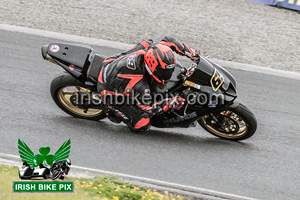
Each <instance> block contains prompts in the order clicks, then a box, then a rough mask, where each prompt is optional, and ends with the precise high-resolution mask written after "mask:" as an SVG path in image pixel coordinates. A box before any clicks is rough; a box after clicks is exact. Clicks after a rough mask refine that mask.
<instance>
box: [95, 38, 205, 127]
mask: <svg viewBox="0 0 300 200" xmlns="http://www.w3.org/2000/svg"><path fill="white" fill-rule="evenodd" d="M155 44H162V45H166V46H168V47H169V48H171V49H172V50H173V51H174V52H176V53H178V54H180V55H185V56H187V57H188V58H190V59H191V60H193V61H195V60H197V59H199V56H200V51H199V50H197V49H192V48H190V47H189V46H187V45H186V44H184V43H181V42H179V41H177V40H176V39H175V38H173V37H170V36H166V37H165V38H163V39H162V40H161V41H160V42H159V43H154V42H153V41H152V40H148V41H142V42H140V43H139V44H137V45H136V46H134V47H133V48H131V49H129V50H128V51H126V52H123V53H121V54H118V55H115V56H112V57H109V58H107V59H105V60H104V62H103V64H102V66H101V68H100V72H99V77H98V84H97V89H98V92H99V93H100V96H101V98H102V102H103V105H104V107H106V108H109V109H106V112H107V116H108V118H109V119H110V120H111V121H114V122H121V121H124V122H125V123H126V124H127V126H128V127H129V129H131V130H133V131H146V130H148V129H149V128H150V117H151V116H152V115H155V114H157V113H161V112H167V111H168V110H170V109H180V108H181V107H182V105H183V104H184V99H183V98H181V97H178V96H177V97H173V98H171V99H164V100H162V101H160V102H149V103H145V101H144V100H145V98H146V99H147V98H149V95H151V90H153V87H152V86H153V84H152V83H153V81H155V80H154V79H153V77H151V76H150V75H149V74H151V71H149V69H147V68H146V67H147V66H145V58H144V55H145V54H146V52H147V49H148V48H149V46H151V45H155ZM161 84H164V80H163V81H162V82H161ZM124 96H126V97H128V98H127V100H128V99H131V100H133V101H126V102H124V98H122V99H123V102H121V103H120V102H117V101H118V100H120V99H121V97H124ZM112 97H114V98H112ZM135 97H137V98H135ZM125 99H126V98H125ZM121 119H122V120H121ZM124 119H125V120H124Z"/></svg>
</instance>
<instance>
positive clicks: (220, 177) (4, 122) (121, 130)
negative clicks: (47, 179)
mask: <svg viewBox="0 0 300 200" xmlns="http://www.w3.org/2000/svg"><path fill="white" fill-rule="evenodd" d="M53 41H57V40H53V39H51V38H44V37H39V36H32V35H27V34H22V33H14V32H9V31H0V55H1V58H0V67H1V73H0V83H1V87H0V91H1V96H0V99H1V101H0V102H1V104H0V127H1V129H0V131H1V133H0V152H1V153H6V154H12V155H18V151H17V141H18V138H20V139H22V140H24V141H25V142H26V143H27V145H28V146H29V147H30V148H31V149H32V150H33V151H34V152H38V149H39V148H40V147H41V146H50V147H51V153H55V151H56V150H57V149H58V147H59V146H60V145H61V144H62V143H63V142H64V141H65V140H67V139H69V138H70V139H71V141H72V149H71V155H70V158H71V159H72V162H73V164H74V165H77V166H84V167H89V168H95V169H102V170H107V171H113V172H118V173H123V174H130V175H134V176H140V177H146V178H152V179H157V180H162V181H167V182H173V183H179V184H183V185H189V186H193V187H201V188H206V189H211V190H216V191H220V192H226V193H231V194H236V195H241V196H248V197H252V198H258V199H299V197H300V190H299V182H300V171H299V154H300V148H299V143H300V133H299V130H300V123H299V121H300V103H299V99H298V98H299V97H300V94H299V92H298V91H299V89H298V85H299V83H300V81H299V80H295V79H288V78H283V77H277V76H272V75H266V74H260V73H254V72H246V71H242V70H236V69H228V70H229V71H230V72H231V73H232V74H233V75H234V76H235V77H236V80H237V82H238V91H239V98H238V99H239V101H241V102H243V103H244V104H245V105H247V106H248V107H249V108H250V109H251V110H252V111H253V112H254V113H255V115H256V117H257V120H258V130H257V132H256V134H255V135H254V136H253V137H252V138H250V139H248V140H246V141H244V142H230V141H224V140H221V139H218V138H215V137H213V136H211V135H210V134H208V133H206V132H205V131H204V130H202V129H201V128H200V126H197V127H195V128H189V129H163V130H160V129H156V128H153V129H152V130H151V131H149V132H148V133H147V134H142V135H139V134H133V133H132V132H130V131H129V130H127V128H126V127H125V125H123V124H120V125H115V124H113V123H111V122H109V121H107V120H103V121H99V122H94V121H86V120H81V119H76V118H73V117H70V116H68V115H67V114H65V113H64V112H62V111H61V110H60V109H59V108H58V107H57V106H56V105H55V104H54V102H53V101H52V99H51V96H50V93H49V85H50V82H51V80H52V78H53V77H54V76H55V75H56V74H59V73H61V72H62V69H60V67H58V66H56V65H53V64H51V63H49V62H46V61H45V60H43V59H42V57H41V53H40V47H41V46H42V45H43V44H47V43H50V42H53ZM93 48H94V49H97V50H99V51H101V52H102V53H103V54H105V55H111V54H114V53H117V52H119V51H120V50H117V49H111V48H107V47H105V48H102V47H99V46H93Z"/></svg>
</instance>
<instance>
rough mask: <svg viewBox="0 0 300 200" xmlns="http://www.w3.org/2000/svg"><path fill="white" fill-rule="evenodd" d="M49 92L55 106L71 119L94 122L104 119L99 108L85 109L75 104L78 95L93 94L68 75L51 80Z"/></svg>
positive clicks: (64, 74) (61, 75) (103, 113)
mask: <svg viewBox="0 0 300 200" xmlns="http://www.w3.org/2000/svg"><path fill="white" fill-rule="evenodd" d="M50 92H51V96H52V99H53V100H54V102H55V103H56V105H57V106H58V107H60V108H61V109H62V110H63V111H65V112H66V113H68V114H69V115H71V116H73V117H77V118H83V119H89V120H95V121H98V120H100V119H103V118H105V117H106V115H105V112H104V111H103V109H101V108H88V109H86V108H85V107H84V106H82V105H78V103H76V101H77V100H78V96H79V95H87V96H90V97H91V96H93V95H94V93H93V92H92V91H90V90H89V89H87V88H86V86H85V85H84V84H82V83H81V82H79V81H78V80H77V79H75V78H74V77H73V76H71V75H70V74H68V73H63V74H60V75H58V76H57V77H56V78H54V79H53V81H52V83H51V87H50Z"/></svg>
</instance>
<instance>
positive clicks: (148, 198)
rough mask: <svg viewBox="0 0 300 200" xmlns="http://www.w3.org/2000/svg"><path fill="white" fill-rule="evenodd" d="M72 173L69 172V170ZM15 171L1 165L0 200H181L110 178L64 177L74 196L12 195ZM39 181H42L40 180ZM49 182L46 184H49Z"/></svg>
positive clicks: (46, 194) (44, 194)
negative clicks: (71, 185)
mask: <svg viewBox="0 0 300 200" xmlns="http://www.w3.org/2000/svg"><path fill="white" fill-rule="evenodd" d="M71 170H72V169H71ZM19 180H20V179H19V176H18V168H17V167H13V166H7V165H0V184H1V186H0V199H1V200H2V199H3V200H4V199H5V200H20V199H22V200H27V199H28V200H40V199H43V200H48V199H49V200H52V199H53V200H57V199H63V200H77V199H80V200H81V199H84V200H90V199H103V200H104V199H107V200H108V199H113V200H127V199H128V200H139V199H142V200H144V199H145V200H183V199H186V198H185V197H182V196H176V195H173V194H169V192H167V191H165V192H158V191H156V190H152V189H149V188H146V187H139V186H137V185H133V184H131V183H126V182H123V181H121V180H120V179H118V178H116V177H112V176H101V177H95V178H89V179H87V178H75V177H66V179H65V180H64V181H68V180H71V181H74V193H71V194H68V193H63V194H55V193H26V194H25V193H20V194H19V193H18V194H16V193H13V192H12V189H13V188H12V182H13V181H19ZM39 180H41V179H39ZM48 181H49V180H48Z"/></svg>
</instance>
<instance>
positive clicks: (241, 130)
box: [42, 43, 257, 140]
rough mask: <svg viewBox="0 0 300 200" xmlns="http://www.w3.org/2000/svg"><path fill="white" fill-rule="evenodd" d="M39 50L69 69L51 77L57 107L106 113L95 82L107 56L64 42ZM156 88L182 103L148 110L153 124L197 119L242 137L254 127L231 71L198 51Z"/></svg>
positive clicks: (86, 114) (91, 115) (96, 116)
mask: <svg viewBox="0 0 300 200" xmlns="http://www.w3.org/2000/svg"><path fill="white" fill-rule="evenodd" d="M42 56H43V58H44V59H46V60H48V61H50V62H52V63H54V64H57V65H60V66H61V67H62V68H63V69H64V70H65V71H66V72H68V73H66V72H65V73H62V74H59V75H58V76H56V77H55V78H54V79H53V81H52V83H51V88H50V91H51V95H52V98H53V100H54V101H55V103H56V104H57V106H58V107H60V108H61V109H62V110H63V111H65V112H66V113H68V114H69V115H72V116H74V117H78V118H83V119H90V120H101V119H103V118H105V117H106V113H107V112H106V111H107V107H106V106H105V107H106V108H105V109H104V108H103V106H102V104H101V99H100V97H99V95H98V93H97V87H96V86H97V79H98V74H99V68H100V65H101V64H102V62H103V61H104V59H105V58H106V56H104V55H101V54H100V53H99V52H96V51H95V50H93V49H92V48H91V47H90V46H86V45H76V44H68V43H52V44H49V45H45V46H43V47H42ZM156 88H158V89H157V91H156V92H158V93H160V94H162V95H165V96H170V95H175V94H176V95H177V96H178V95H180V96H181V97H184V98H185V99H186V102H187V103H186V104H185V106H183V107H182V108H181V110H179V111H172V112H168V113H162V114H160V115H155V116H152V117H151V125H152V126H155V127H159V128H166V127H168V128H169V127H186V128H188V127H191V126H195V125H196V123H197V122H198V123H199V124H200V125H201V126H202V127H203V128H204V129H205V130H206V131H208V132H209V133H211V134H213V135H215V136H217V137H220V138H223V139H228V140H244V139H247V138H249V137H251V136H252V135H253V134H254V133H255V131H256V128H257V121H256V118H255V116H254V115H253V113H252V112H251V111H250V110H249V109H248V108H247V107H246V106H244V105H243V104H241V103H239V102H238V101H237V100H236V98H237V91H236V81H235V79H234V77H233V76H232V75H231V74H230V73H229V72H228V71H226V70H225V69H224V68H222V67H221V66H219V65H217V64H215V63H213V62H211V61H210V60H208V59H207V58H205V57H203V56H201V57H200V60H199V62H197V63H192V64H191V66H190V67H188V68H185V67H183V66H181V64H180V63H179V62H177V64H176V67H175V71H174V73H173V75H172V77H171V79H170V80H169V81H168V82H167V83H166V84H164V85H157V87H156Z"/></svg>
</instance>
